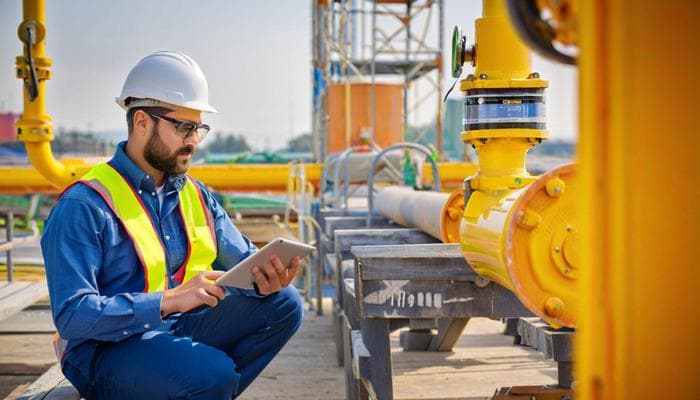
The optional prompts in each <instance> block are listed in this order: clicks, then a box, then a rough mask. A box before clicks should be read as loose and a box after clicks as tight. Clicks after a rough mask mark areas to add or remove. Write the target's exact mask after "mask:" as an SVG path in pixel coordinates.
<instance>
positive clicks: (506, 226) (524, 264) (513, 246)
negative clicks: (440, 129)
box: [460, 0, 579, 326]
mask: <svg viewBox="0 0 700 400" xmlns="http://www.w3.org/2000/svg"><path fill="white" fill-rule="evenodd" d="M483 4H484V7H483V13H484V15H483V17H482V18H480V19H478V20H477V21H476V24H475V25H476V35H475V36H476V54H475V57H474V60H475V71H474V74H473V75H469V76H468V77H467V79H464V80H463V81H462V82H461V83H460V89H461V90H462V91H464V92H465V96H466V97H465V102H466V105H467V106H466V107H467V110H466V112H465V131H464V132H463V133H462V140H463V141H464V142H465V143H467V144H471V145H472V146H473V147H474V148H475V149H476V151H477V154H478V157H479V171H478V173H477V174H476V175H475V176H472V177H471V178H469V179H468V180H467V181H466V182H465V185H467V188H466V190H465V191H466V193H467V194H468V195H469V196H468V197H469V199H468V203H467V206H466V208H465V210H464V214H463V217H462V222H461V227H460V237H461V244H462V251H463V253H464V256H465V258H466V260H467V261H468V262H469V264H470V265H471V266H472V267H473V268H474V269H475V270H476V272H478V273H479V274H481V275H483V276H486V277H488V278H490V279H492V280H494V281H496V282H498V283H499V284H501V285H503V286H504V287H506V288H508V289H510V290H512V291H513V292H514V293H515V294H516V295H517V296H518V298H519V299H520V300H521V301H522V302H523V304H524V305H525V306H526V307H528V308H529V309H530V310H532V311H533V312H534V313H536V314H537V315H539V316H540V317H542V318H543V319H545V320H547V321H549V322H551V323H553V324H555V325H565V326H573V325H574V317H573V315H574V313H575V309H576V305H575V300H574V299H575V297H576V296H575V293H574V288H573V285H574V282H575V280H576V277H577V269H576V268H577V266H578V264H579V262H578V231H577V228H576V225H575V224H574V221H573V212H572V211H571V210H572V209H573V201H572V198H573V197H572V194H571V193H572V191H573V190H575V187H576V184H575V180H574V179H573V178H574V176H575V175H574V173H573V167H572V166H566V167H560V168H558V169H556V170H554V171H550V172H549V173H547V174H545V175H543V176H542V177H540V178H535V177H533V176H531V175H529V174H528V172H527V171H526V169H525V159H526V155H527V152H528V150H529V149H530V148H532V147H533V146H535V145H536V144H538V143H539V142H540V141H541V140H543V139H546V138H547V137H548V134H547V132H546V131H545V130H544V129H545V126H544V112H543V108H544V100H543V95H544V89H545V88H546V87H547V85H548V84H547V82H546V81H543V80H541V79H540V78H539V75H538V74H536V73H533V71H532V70H531V68H530V56H529V51H528V50H527V48H526V47H525V45H524V44H523V43H522V42H521V41H520V39H519V38H518V37H517V36H516V34H515V32H514V30H513V28H512V26H511V23H510V21H509V20H508V18H507V12H506V8H505V1H504V0H484V2H483ZM511 114H514V115H511Z"/></svg>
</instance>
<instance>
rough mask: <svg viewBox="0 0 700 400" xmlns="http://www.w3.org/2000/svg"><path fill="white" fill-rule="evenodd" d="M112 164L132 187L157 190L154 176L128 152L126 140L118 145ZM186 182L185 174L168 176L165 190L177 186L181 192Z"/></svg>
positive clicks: (150, 190)
mask: <svg viewBox="0 0 700 400" xmlns="http://www.w3.org/2000/svg"><path fill="white" fill-rule="evenodd" d="M110 164H112V166H113V167H114V168H116V169H117V171H119V172H120V173H121V174H122V175H123V176H124V177H125V178H126V180H127V181H129V184H131V186H132V187H134V188H138V189H142V190H146V191H148V192H154V191H155V189H156V187H155V183H154V182H153V177H152V176H150V175H149V174H147V173H145V172H143V170H141V168H139V167H138V166H137V165H136V164H135V163H134V162H133V161H131V159H130V158H129V156H128V155H127V154H126V141H123V142H121V143H119V144H118V145H117V151H116V152H115V153H114V157H112V160H110ZM185 183H187V176H186V175H185V174H178V175H172V176H168V177H167V178H166V180H165V191H166V192H167V191H168V189H170V188H175V189H176V190H177V191H178V192H179V191H180V190H182V188H184V187H185Z"/></svg>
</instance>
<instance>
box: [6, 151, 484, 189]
mask: <svg viewBox="0 0 700 400" xmlns="http://www.w3.org/2000/svg"><path fill="white" fill-rule="evenodd" d="M95 161H97V160H95ZM62 162H63V164H65V165H68V166H69V168H73V169H74V170H75V174H76V177H81V176H83V174H85V173H86V172H87V171H89V170H90V168H91V166H92V162H87V161H86V160H79V159H63V160H62ZM289 168H290V167H289V165H288V164H256V165H253V164H217V165H194V166H193V167H192V169H191V170H190V175H192V176H193V177H195V178H197V179H199V180H201V181H202V182H204V183H205V184H206V185H207V186H210V187H212V188H214V189H216V190H220V191H249V192H254V191H261V190H270V191H278V192H283V191H285V190H286V188H287V182H288V179H289ZM304 168H305V174H306V180H307V182H310V183H311V184H313V185H314V187H316V188H317V189H318V185H319V181H320V179H321V170H322V165H321V164H305V165H304ZM438 169H439V171H440V182H441V186H442V187H446V188H455V187H461V184H462V180H463V179H464V176H463V175H464V173H465V171H467V173H475V172H476V165H474V164H470V163H438ZM0 176H2V177H3V178H2V179H0V193H12V194H30V193H58V192H60V188H59V187H56V186H55V185H53V184H52V183H51V182H50V181H48V180H47V179H46V178H45V177H44V176H42V175H41V174H40V173H39V172H38V171H37V170H36V169H34V168H32V167H0ZM423 176H424V177H425V179H426V180H427V181H431V179H432V170H431V169H430V165H428V164H426V165H425V166H424V169H423Z"/></svg>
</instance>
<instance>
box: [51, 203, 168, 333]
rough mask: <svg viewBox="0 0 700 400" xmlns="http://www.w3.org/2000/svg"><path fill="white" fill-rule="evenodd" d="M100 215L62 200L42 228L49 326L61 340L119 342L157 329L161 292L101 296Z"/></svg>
mask: <svg viewBox="0 0 700 400" xmlns="http://www.w3.org/2000/svg"><path fill="white" fill-rule="evenodd" d="M105 219H106V215H105V213H104V212H103V211H102V210H100V209H98V208H97V207H95V206H94V205H92V204H89V203H87V202H85V201H83V200H81V199H78V198H71V197H67V196H64V197H63V198H61V200H60V201H59V202H58V203H57V204H56V206H55V207H54V209H53V210H52V211H51V214H50V216H49V218H48V220H47V222H46V225H45V230H44V233H43V235H42V238H41V249H42V253H43V256H44V262H45V266H46V279H47V282H48V286H49V296H50V299H51V309H52V313H53V318H54V323H55V324H56V328H57V329H58V332H59V333H60V334H61V336H62V337H63V338H64V339H95V340H101V341H119V340H123V339H125V338H127V337H130V336H132V335H134V334H138V333H142V332H145V331H148V330H152V329H158V328H160V327H162V326H164V324H166V322H164V321H163V320H161V318H160V301H161V298H162V292H154V293H141V292H125V293H118V294H115V295H113V296H105V295H103V294H102V293H100V289H99V285H98V277H99V275H100V270H101V268H102V266H103V264H102V258H103V233H104V232H103V231H104V226H105Z"/></svg>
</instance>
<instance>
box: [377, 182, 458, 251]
mask: <svg viewBox="0 0 700 400" xmlns="http://www.w3.org/2000/svg"><path fill="white" fill-rule="evenodd" d="M449 197H450V194H449V193H438V192H428V191H419V190H413V189H412V188H409V187H406V186H387V187H385V188H382V189H381V190H380V191H379V193H378V194H377V195H376V196H375V198H374V209H375V210H376V211H377V212H379V214H380V215H382V216H385V217H387V218H390V219H391V220H392V221H394V222H396V223H399V224H401V225H403V226H407V227H411V228H418V229H420V230H422V231H424V232H426V233H428V234H430V235H431V236H433V237H435V238H437V239H440V240H443V238H442V235H441V234H440V221H442V209H443V207H444V206H445V203H447V199H448V198H449Z"/></svg>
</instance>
